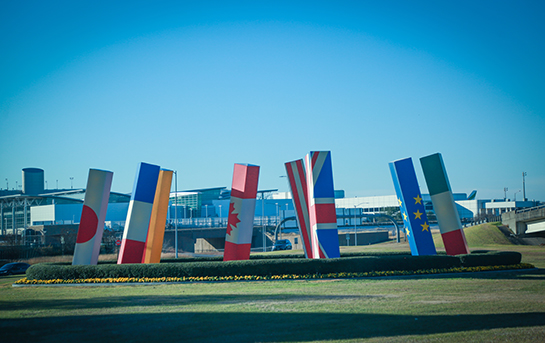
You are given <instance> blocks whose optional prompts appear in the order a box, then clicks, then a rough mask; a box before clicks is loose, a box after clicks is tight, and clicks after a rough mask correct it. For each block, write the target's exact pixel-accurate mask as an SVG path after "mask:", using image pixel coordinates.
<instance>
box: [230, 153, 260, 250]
mask: <svg viewBox="0 0 545 343" xmlns="http://www.w3.org/2000/svg"><path fill="white" fill-rule="evenodd" d="M258 179H259V166H256V165H250V164H235V167H234V170H233V183H232V187H231V200H230V202H229V217H228V219H227V231H226V233H225V249H224V254H223V260H224V261H231V260H247V259H249V258H250V246H251V243H252V234H253V227H254V214H255V203H256V200H255V198H256V195H257V183H258Z"/></svg>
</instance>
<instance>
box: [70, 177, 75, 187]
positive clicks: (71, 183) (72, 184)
mask: <svg viewBox="0 0 545 343" xmlns="http://www.w3.org/2000/svg"><path fill="white" fill-rule="evenodd" d="M73 188H74V177H73V176H70V189H73Z"/></svg>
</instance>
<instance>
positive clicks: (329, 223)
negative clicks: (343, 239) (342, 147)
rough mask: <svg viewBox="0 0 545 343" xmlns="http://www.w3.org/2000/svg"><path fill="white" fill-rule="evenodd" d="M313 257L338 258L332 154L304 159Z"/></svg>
mask: <svg viewBox="0 0 545 343" xmlns="http://www.w3.org/2000/svg"><path fill="white" fill-rule="evenodd" d="M306 164H307V187H308V201H309V223H310V228H311V241H312V258H336V257H340V256H341V253H340V250H339V234H338V231H337V215H336V211H335V190H334V187H333V168H332V164H331V152H329V151H311V152H310V154H308V155H307V156H306Z"/></svg>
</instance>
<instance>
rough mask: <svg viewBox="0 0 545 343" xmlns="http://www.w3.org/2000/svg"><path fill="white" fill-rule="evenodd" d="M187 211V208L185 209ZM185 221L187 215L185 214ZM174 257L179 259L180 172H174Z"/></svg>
mask: <svg viewBox="0 0 545 343" xmlns="http://www.w3.org/2000/svg"><path fill="white" fill-rule="evenodd" d="M184 210H185V207H184ZM184 219H185V214H184ZM174 257H175V258H178V171H177V170H175V171H174Z"/></svg>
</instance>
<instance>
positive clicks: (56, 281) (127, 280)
mask: <svg viewBox="0 0 545 343" xmlns="http://www.w3.org/2000/svg"><path fill="white" fill-rule="evenodd" d="M528 268H535V267H534V266H533V265H531V264H528V263H520V264H515V265H509V266H482V267H458V268H445V269H427V270H415V271H412V270H411V271H409V270H393V271H374V272H363V273H329V274H306V275H296V274H284V275H270V276H255V275H244V276H238V275H236V276H182V277H159V278H146V277H143V278H129V277H122V278H104V279H100V278H94V279H74V280H63V279H54V280H29V279H27V278H23V279H20V280H18V281H16V282H15V284H17V285H53V284H93V283H150V282H199V281H206V282H210V281H261V280H300V279H349V278H363V277H376V276H403V275H424V274H443V273H465V272H484V271H495V270H509V269H528Z"/></svg>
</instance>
